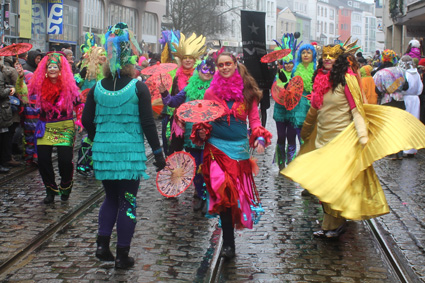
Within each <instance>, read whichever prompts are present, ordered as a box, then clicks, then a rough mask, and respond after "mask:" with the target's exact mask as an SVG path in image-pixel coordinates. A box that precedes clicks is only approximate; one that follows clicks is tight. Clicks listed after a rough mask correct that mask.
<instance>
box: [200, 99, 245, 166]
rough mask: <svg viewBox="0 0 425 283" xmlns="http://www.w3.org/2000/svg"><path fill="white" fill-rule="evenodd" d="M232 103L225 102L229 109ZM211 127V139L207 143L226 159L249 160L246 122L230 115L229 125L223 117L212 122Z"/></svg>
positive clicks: (225, 117)
mask: <svg viewBox="0 0 425 283" xmlns="http://www.w3.org/2000/svg"><path fill="white" fill-rule="evenodd" d="M232 105H233V101H227V106H228V107H229V109H231V108H232ZM210 124H211V126H212V131H211V137H210V138H209V139H208V142H209V143H210V144H212V145H214V146H215V147H217V148H218V149H219V150H221V151H222V152H224V153H225V154H226V155H227V156H228V157H230V158H231V159H234V160H245V159H249V140H248V129H247V124H246V121H241V120H238V119H236V118H235V117H234V116H233V115H230V125H229V122H228V121H227V116H223V117H221V118H219V119H217V120H215V121H214V122H211V123H210Z"/></svg>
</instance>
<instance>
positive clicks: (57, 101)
mask: <svg viewBox="0 0 425 283" xmlns="http://www.w3.org/2000/svg"><path fill="white" fill-rule="evenodd" d="M31 95H36V96H37V97H36V99H37V101H36V104H37V108H39V109H40V116H39V120H38V122H37V126H36V130H35V136H36V138H37V154H38V170H39V172H40V175H41V178H42V179H43V183H44V186H45V187H46V194H47V196H46V198H45V199H44V203H45V204H49V203H52V202H53V201H54V199H55V195H57V194H59V195H60V196H61V200H62V201H67V200H68V198H69V195H70V194H71V189H72V185H73V172H74V165H73V163H72V158H73V153H74V140H75V124H76V125H81V122H80V118H81V114H82V110H83V106H84V105H83V104H80V102H79V92H78V87H77V86H76V85H75V83H74V77H73V74H72V70H71V66H70V65H69V63H68V60H66V58H65V56H63V55H62V54H59V53H48V54H47V55H46V56H45V57H44V58H43V59H42V60H41V61H40V63H39V64H38V67H37V70H35V72H34V75H33V77H32V79H31V81H30V84H29V86H28V97H31ZM74 110H75V112H76V114H77V122H75V123H74V114H73V111H74ZM54 146H55V147H56V148H57V153H58V163H59V175H60V176H61V181H60V184H59V186H57V184H56V181H55V173H54V171H53V164H52V151H53V147H54Z"/></svg>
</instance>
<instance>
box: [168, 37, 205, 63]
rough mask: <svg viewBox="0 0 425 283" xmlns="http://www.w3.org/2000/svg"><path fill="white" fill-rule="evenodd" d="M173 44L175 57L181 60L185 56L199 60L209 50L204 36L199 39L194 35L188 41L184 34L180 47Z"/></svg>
mask: <svg viewBox="0 0 425 283" xmlns="http://www.w3.org/2000/svg"><path fill="white" fill-rule="evenodd" d="M172 44H173V46H174V48H175V49H176V51H175V52H173V55H174V56H176V57H179V58H180V59H183V57H184V56H192V57H193V58H195V59H198V58H199V57H201V55H202V54H204V53H205V50H206V49H207V47H206V46H205V37H204V36H203V35H200V36H198V37H197V36H196V34H194V33H193V34H192V35H191V36H190V37H189V38H188V39H186V37H185V35H184V34H183V33H180V41H179V45H177V44H175V43H174V42H173V43H172Z"/></svg>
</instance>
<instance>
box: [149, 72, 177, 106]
mask: <svg viewBox="0 0 425 283" xmlns="http://www.w3.org/2000/svg"><path fill="white" fill-rule="evenodd" d="M161 80H162V82H163V83H164V85H165V88H166V89H170V88H171V85H172V84H173V78H172V77H171V75H170V74H159V73H158V74H155V75H152V76H150V77H149V78H148V79H147V80H146V82H145V84H146V86H147V87H148V89H149V91H150V93H151V97H152V100H155V99H157V98H161V93H160V92H159V90H158V86H159V85H160V84H161Z"/></svg>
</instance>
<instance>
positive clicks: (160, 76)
mask: <svg viewBox="0 0 425 283" xmlns="http://www.w3.org/2000/svg"><path fill="white" fill-rule="evenodd" d="M159 78H160V80H161V83H160V84H159V86H158V90H159V92H160V93H161V94H163V93H164V92H165V91H166V90H167V88H166V87H165V85H164V82H163V81H162V75H161V74H159Z"/></svg>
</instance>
